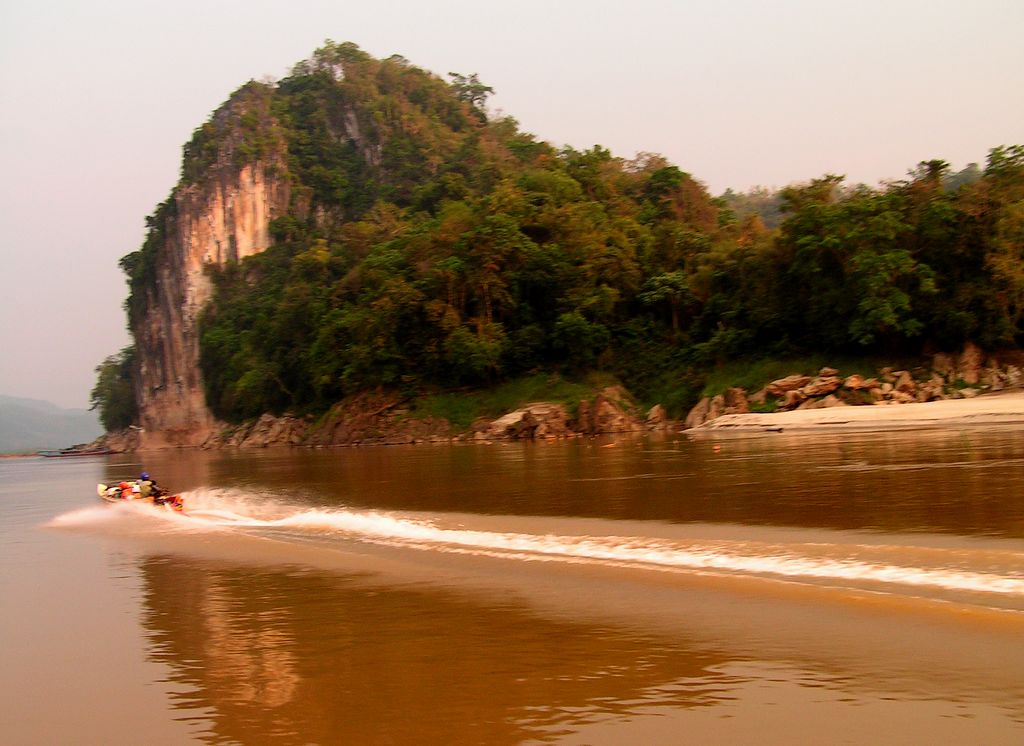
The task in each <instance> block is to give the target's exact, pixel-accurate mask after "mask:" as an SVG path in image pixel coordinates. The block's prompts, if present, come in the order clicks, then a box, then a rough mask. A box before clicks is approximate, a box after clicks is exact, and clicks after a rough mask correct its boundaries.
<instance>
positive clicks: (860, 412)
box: [686, 391, 1024, 436]
mask: <svg viewBox="0 0 1024 746" xmlns="http://www.w3.org/2000/svg"><path fill="white" fill-rule="evenodd" d="M989 425H1021V426H1024V391H1013V392H1008V393H998V394H985V395H983V396H978V397H975V398H973V399H946V400H943V401H933V402H927V403H924V404H876V405H873V406H871V405H868V406H862V407H832V408H829V409H798V410H793V411H789V412H774V413H772V414H727V415H723V416H722V417H719V418H717V419H714V420H711V421H710V422H706V423H704V424H703V425H701V426H699V427H695V428H693V429H691V430H687V431H686V432H687V433H688V434H691V435H694V436H701V435H722V434H725V433H728V432H793V431H812V430H823V431H824V430H921V429H927V428H936V427H986V426H989Z"/></svg>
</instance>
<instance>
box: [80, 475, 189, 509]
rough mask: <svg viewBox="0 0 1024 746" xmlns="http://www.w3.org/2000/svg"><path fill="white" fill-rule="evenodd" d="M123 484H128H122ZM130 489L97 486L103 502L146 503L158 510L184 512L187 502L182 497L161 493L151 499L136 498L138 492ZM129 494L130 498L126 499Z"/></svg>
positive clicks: (114, 486) (97, 492)
mask: <svg viewBox="0 0 1024 746" xmlns="http://www.w3.org/2000/svg"><path fill="white" fill-rule="evenodd" d="M121 484H128V483H126V482H122V483H121ZM129 490H130V487H129V488H128V489H126V488H124V487H121V486H119V485H116V484H115V485H109V486H108V485H106V484H97V485H96V494H97V495H98V496H99V498H100V499H101V500H105V501H106V502H108V503H123V502H144V503H149V504H150V505H154V506H156V507H158V508H169V509H171V510H174V511H176V512H178V513H180V512H182V510H184V508H185V501H184V500H182V499H181V495H171V494H168V493H165V492H161V493H159V494H157V495H153V496H151V497H135V495H138V494H139V493H138V492H130V491H129ZM126 492H127V494H128V496H127V497H125V493H126Z"/></svg>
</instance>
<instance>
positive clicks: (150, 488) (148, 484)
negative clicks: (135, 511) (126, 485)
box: [139, 471, 160, 499]
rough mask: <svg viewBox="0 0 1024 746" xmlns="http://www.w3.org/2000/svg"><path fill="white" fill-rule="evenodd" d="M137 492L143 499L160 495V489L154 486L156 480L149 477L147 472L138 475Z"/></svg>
mask: <svg viewBox="0 0 1024 746" xmlns="http://www.w3.org/2000/svg"><path fill="white" fill-rule="evenodd" d="M139 492H140V494H141V496H142V497H143V499H146V498H150V497H157V496H159V495H160V488H159V487H157V486H156V480H155V479H153V478H152V477H151V476H150V475H149V472H148V471H144V472H142V474H140V475H139Z"/></svg>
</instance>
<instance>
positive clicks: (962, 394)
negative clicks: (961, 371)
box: [957, 388, 981, 399]
mask: <svg viewBox="0 0 1024 746" xmlns="http://www.w3.org/2000/svg"><path fill="white" fill-rule="evenodd" d="M979 393H981V392H979V391H978V390H977V389H971V388H967V389H960V390H959V391H957V398H958V399H973V398H974V397H976V396H977V395H978V394H979Z"/></svg>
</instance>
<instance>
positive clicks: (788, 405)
mask: <svg viewBox="0 0 1024 746" xmlns="http://www.w3.org/2000/svg"><path fill="white" fill-rule="evenodd" d="M806 399H807V395H806V394H804V393H803V391H801V390H798V389H790V390H789V391H787V392H786V393H785V396H784V398H783V400H782V403H781V404H780V405H779V408H780V409H794V408H796V407H798V406H800V405H801V404H803V403H804V401H806Z"/></svg>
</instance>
